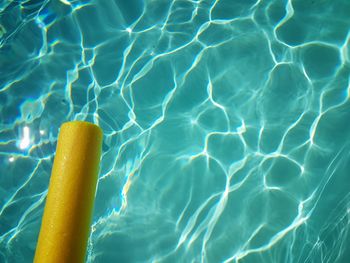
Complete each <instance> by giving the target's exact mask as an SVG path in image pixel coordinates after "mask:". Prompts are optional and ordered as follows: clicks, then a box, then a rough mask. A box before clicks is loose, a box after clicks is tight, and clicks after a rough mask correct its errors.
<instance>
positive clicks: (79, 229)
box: [34, 121, 102, 263]
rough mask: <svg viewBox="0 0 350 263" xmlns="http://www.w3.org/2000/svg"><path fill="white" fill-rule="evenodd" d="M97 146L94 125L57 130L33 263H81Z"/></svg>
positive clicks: (71, 125) (78, 123)
mask: <svg viewBox="0 0 350 263" xmlns="http://www.w3.org/2000/svg"><path fill="white" fill-rule="evenodd" d="M101 145H102V131H101V129H100V128H99V127H98V126H96V125H94V124H91V123H88V122H81V121H73V122H67V123H64V124H63V125H62V126H61V129H60V134H59V138H58V143H57V149H56V156H55V159H54V164H53V168H52V174H51V179H50V185H49V191H48V195H47V200H46V204H45V209H44V215H43V219H42V224H41V229H40V234H39V239H38V244H37V248H36V252H35V257H34V263H56V262H57V263H68V262H69V263H70V262H72V263H80V262H84V260H85V256H86V248H87V242H88V238H89V235H90V224H91V219H92V210H93V204H94V199H95V192H96V183H97V178H98V171H99V163H100V157H101Z"/></svg>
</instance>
